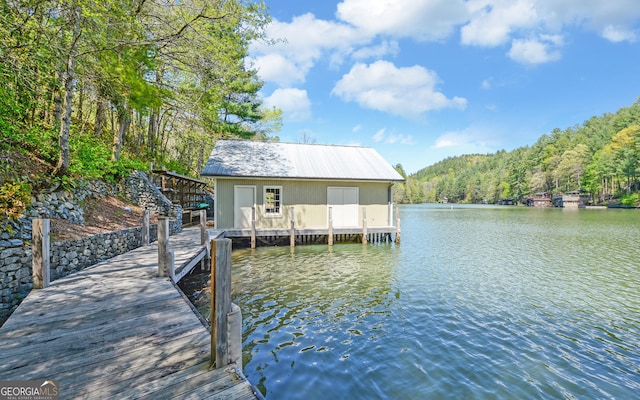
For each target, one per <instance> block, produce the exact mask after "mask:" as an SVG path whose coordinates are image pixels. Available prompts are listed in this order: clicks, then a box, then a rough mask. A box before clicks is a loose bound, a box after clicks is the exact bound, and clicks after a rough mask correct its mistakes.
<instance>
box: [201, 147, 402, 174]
mask: <svg viewBox="0 0 640 400" xmlns="http://www.w3.org/2000/svg"><path fill="white" fill-rule="evenodd" d="M201 175H203V176H215V177H242V178H285V179H327V180H362V181H403V180H404V178H403V177H402V176H401V175H400V174H399V173H398V172H397V171H396V170H395V169H394V168H393V167H392V166H391V165H390V164H389V163H388V162H386V161H385V160H384V159H383V158H382V156H380V154H378V152H376V151H375V150H374V149H373V148H370V147H355V146H334V145H318V144H302V143H281V142H257V141H246V140H223V139H221V140H218V142H217V143H216V145H215V147H214V149H213V151H212V152H211V155H210V156H209V160H208V161H207V164H206V165H205V167H204V169H203V170H202V174H201Z"/></svg>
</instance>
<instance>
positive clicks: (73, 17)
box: [53, 7, 82, 176]
mask: <svg viewBox="0 0 640 400" xmlns="http://www.w3.org/2000/svg"><path fill="white" fill-rule="evenodd" d="M68 18H69V21H72V22H73V37H72V42H71V44H70V45H71V46H70V48H69V53H68V54H67V66H66V71H65V73H64V74H63V78H62V82H63V84H62V87H63V88H64V110H63V115H62V124H61V125H60V137H59V139H58V145H59V146H60V156H59V157H58V163H57V165H56V168H55V169H54V171H53V172H54V174H55V175H56V176H64V175H66V174H67V172H68V171H69V158H70V154H69V132H70V131H71V114H72V113H73V92H74V86H75V82H74V80H75V63H76V52H77V50H78V41H79V40H80V35H81V34H82V30H81V26H80V18H81V12H80V8H79V7H74V8H72V9H71V10H69V16H68Z"/></svg>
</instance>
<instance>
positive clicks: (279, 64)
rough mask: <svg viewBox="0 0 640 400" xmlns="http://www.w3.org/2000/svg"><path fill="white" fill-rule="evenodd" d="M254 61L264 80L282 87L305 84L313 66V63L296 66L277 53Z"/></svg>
mask: <svg viewBox="0 0 640 400" xmlns="http://www.w3.org/2000/svg"><path fill="white" fill-rule="evenodd" d="M252 61H253V64H254V66H255V68H256V69H257V70H258V75H259V76H260V78H261V79H262V80H264V81H269V82H275V83H277V84H278V85H280V86H289V85H292V84H295V83H302V82H304V81H305V79H306V75H307V72H308V71H309V68H311V65H312V64H311V63H306V64H305V65H301V64H295V63H294V62H292V61H290V60H287V59H286V58H285V57H284V56H283V55H281V54H277V53H273V54H266V55H264V56H260V57H257V58H255V59H253V60H252Z"/></svg>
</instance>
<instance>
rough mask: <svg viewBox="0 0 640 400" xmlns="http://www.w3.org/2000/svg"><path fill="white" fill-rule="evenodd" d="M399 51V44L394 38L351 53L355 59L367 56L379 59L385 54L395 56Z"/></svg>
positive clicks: (366, 57)
mask: <svg viewBox="0 0 640 400" xmlns="http://www.w3.org/2000/svg"><path fill="white" fill-rule="evenodd" d="M398 53H400V46H399V45H398V42H396V41H395V40H391V41H388V40H385V41H383V42H382V43H380V44H378V45H377V46H370V47H363V48H361V49H358V50H356V51H354V52H353V54H351V57H353V58H354V59H355V60H364V59H368V58H374V59H380V58H382V57H384V56H386V55H392V56H395V55H397V54H398Z"/></svg>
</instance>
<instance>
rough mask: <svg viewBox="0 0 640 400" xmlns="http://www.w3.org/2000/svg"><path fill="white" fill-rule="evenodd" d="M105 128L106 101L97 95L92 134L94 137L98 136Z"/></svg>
mask: <svg viewBox="0 0 640 400" xmlns="http://www.w3.org/2000/svg"><path fill="white" fill-rule="evenodd" d="M106 126H107V101H106V100H105V99H104V97H102V95H98V101H97V105H96V122H95V125H94V126H93V133H95V134H96V136H100V135H101V134H102V131H103V130H104V128H105V127H106Z"/></svg>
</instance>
